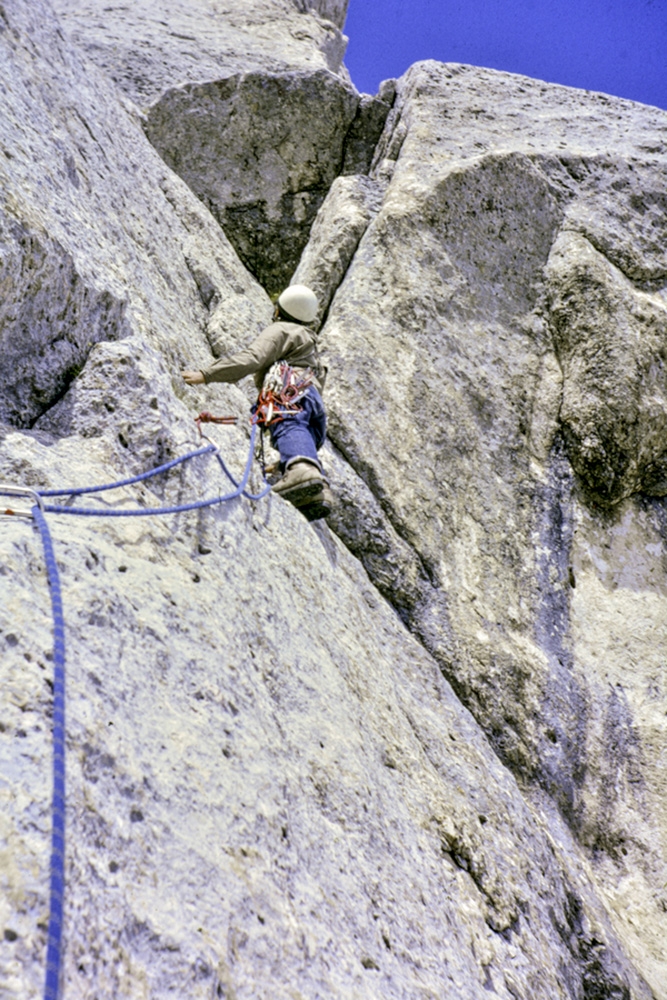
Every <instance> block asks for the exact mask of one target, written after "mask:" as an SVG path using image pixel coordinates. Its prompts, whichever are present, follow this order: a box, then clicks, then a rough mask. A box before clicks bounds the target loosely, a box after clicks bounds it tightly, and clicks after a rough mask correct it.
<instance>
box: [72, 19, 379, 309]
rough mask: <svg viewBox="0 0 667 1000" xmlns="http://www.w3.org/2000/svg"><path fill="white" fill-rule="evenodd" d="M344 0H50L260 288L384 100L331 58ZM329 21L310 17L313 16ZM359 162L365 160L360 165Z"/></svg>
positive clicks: (373, 124)
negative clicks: (360, 87)
mask: <svg viewBox="0 0 667 1000" xmlns="http://www.w3.org/2000/svg"><path fill="white" fill-rule="evenodd" d="M346 6H347V5H346V4H345V3H340V2H339V3H334V4H331V3H319V4H310V3H296V4H295V3H292V2H290V0H253V2H252V3H247V2H246V0H235V2H233V3H225V4H221V3H218V2H216V0H196V2H194V0H168V2H167V3H163V4H160V5H159V8H158V7H156V6H155V4H154V3H153V2H152V0H143V2H139V3H136V4H135V3H133V4H131V5H127V6H124V5H120V6H116V7H109V5H108V4H107V3H106V0H87V3H84V4H83V5H82V4H81V3H79V0H58V2H57V9H58V10H59V11H60V13H61V15H62V17H63V23H64V24H65V25H66V27H67V28H68V30H69V31H70V32H71V34H72V37H73V38H74V39H75V40H76V41H77V42H80V43H83V44H84V45H85V47H86V50H87V51H88V53H89V55H90V56H91V57H92V58H93V59H94V60H95V61H96V62H97V63H98V64H99V65H101V66H102V67H103V68H104V69H105V70H106V71H107V72H108V73H109V74H110V75H111V77H112V78H113V79H114V80H115V81H116V82H117V83H118V84H119V86H120V87H121V88H122V89H123V91H124V92H125V93H126V94H127V95H128V96H129V97H130V98H132V99H133V100H134V101H136V102H137V103H138V104H139V106H140V107H141V108H142V109H143V111H144V112H145V116H146V117H145V129H146V134H147V135H148V137H149V139H150V140H151V142H152V143H153V145H154V146H155V148H156V149H157V150H158V152H159V153H160V154H161V156H162V157H163V158H164V160H165V162H166V163H167V164H168V165H169V166H170V167H171V168H172V169H173V170H175V171H176V173H178V174H179V175H180V176H181V177H182V178H183V179H184V180H185V181H186V183H187V184H188V185H189V186H190V188H191V189H192V190H193V191H194V192H195V194H197V196H198V197H199V198H200V199H201V200H202V201H203V202H204V204H205V205H207V207H208V208H210V209H211V211H212V213H213V215H214V216H215V218H216V219H217V220H218V222H219V223H220V224H221V226H222V227H223V229H224V230H225V232H226V234H227V236H228V237H229V239H230V240H231V241H232V243H233V245H234V247H235V248H236V250H237V252H238V254H239V255H240V257H241V259H242V260H243V262H244V263H245V264H246V265H247V266H248V267H249V268H250V270H251V271H252V272H253V274H255V275H256V276H257V277H258V279H259V280H260V282H261V283H262V284H263V285H264V286H265V287H266V288H267V289H268V291H269V292H270V293H272V294H273V293H277V292H279V291H281V290H282V288H283V287H284V286H285V285H286V284H287V283H288V282H289V279H290V276H291V275H292V272H293V271H294V268H295V266H296V264H297V261H298V259H299V255H300V254H301V251H302V249H303V247H304V244H305V243H306V241H307V239H308V231H309V229H310V226H311V224H312V222H313V219H314V218H315V215H316V213H317V210H318V209H319V207H320V205H321V204H322V201H323V199H324V197H325V195H326V193H327V191H328V189H329V187H330V185H331V182H332V181H333V179H334V177H335V176H336V174H337V173H338V172H339V171H340V169H341V168H342V166H343V161H344V158H345V140H346V135H347V133H348V130H349V129H350V126H351V125H352V123H353V122H354V123H355V127H354V129H353V132H352V140H353V141H352V147H351V152H350V157H351V159H350V158H348V159H349V162H352V161H354V163H357V162H358V161H359V160H360V158H362V159H363V158H364V157H368V154H369V153H370V152H372V148H373V146H374V144H375V140H376V139H377V137H378V135H379V132H378V129H379V131H381V129H382V125H383V124H384V120H385V118H386V115H387V112H388V110H389V107H388V104H387V103H386V102H384V101H381V100H372V99H370V98H368V99H367V101H366V103H367V104H368V105H369V106H368V109H366V105H364V109H363V114H360V115H359V116H358V120H357V119H356V118H355V116H356V112H357V107H358V104H359V96H358V94H357V93H356V91H355V90H354V88H353V87H352V86H351V85H350V83H349V81H348V79H347V74H346V73H345V72H344V71H343V70H341V62H342V58H343V53H344V51H345V38H344V36H343V35H342V34H341V32H340V30H339V28H338V27H336V25H337V24H342V21H343V19H344V16H345V9H346ZM323 17H325V18H327V17H328V18H331V20H322V18H323ZM368 165H369V164H367V167H368Z"/></svg>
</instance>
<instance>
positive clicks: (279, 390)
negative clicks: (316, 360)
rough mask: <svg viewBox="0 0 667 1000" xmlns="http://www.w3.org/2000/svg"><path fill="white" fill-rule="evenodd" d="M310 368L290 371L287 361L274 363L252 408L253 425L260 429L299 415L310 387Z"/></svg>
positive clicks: (311, 376) (290, 367)
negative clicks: (294, 414)
mask: <svg viewBox="0 0 667 1000" xmlns="http://www.w3.org/2000/svg"><path fill="white" fill-rule="evenodd" d="M314 377H315V374H314V372H313V370H312V368H299V369H297V368H292V366H291V365H288V364H287V362H286V361H276V363H275V364H274V365H272V366H271V367H270V368H269V370H268V372H267V373H266V375H265V377H264V385H263V387H262V391H261V392H260V394H259V397H258V399H257V403H256V404H255V406H254V407H253V415H252V423H253V424H259V425H260V426H261V427H269V426H270V425H271V424H276V423H278V421H280V420H283V419H284V418H285V417H288V416H290V414H292V413H299V411H300V410H301V407H300V406H299V400H300V399H302V398H303V396H305V394H306V392H307V390H308V389H309V388H310V386H311V385H312V384H313V379H314Z"/></svg>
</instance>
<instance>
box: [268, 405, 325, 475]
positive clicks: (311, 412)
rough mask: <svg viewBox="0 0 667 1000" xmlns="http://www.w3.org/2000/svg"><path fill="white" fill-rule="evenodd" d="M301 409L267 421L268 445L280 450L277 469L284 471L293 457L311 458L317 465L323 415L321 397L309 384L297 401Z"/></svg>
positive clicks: (323, 432) (321, 438)
mask: <svg viewBox="0 0 667 1000" xmlns="http://www.w3.org/2000/svg"><path fill="white" fill-rule="evenodd" d="M299 406H300V407H301V410H300V411H299V412H298V413H293V414H291V415H290V416H288V417H284V418H283V419H282V420H279V421H278V423H275V424H271V444H272V445H273V447H274V448H277V449H278V451H279V452H280V468H281V470H283V471H284V469H285V466H286V465H287V463H288V462H289V461H290V460H291V459H293V458H298V457H300V458H311V459H312V460H313V461H314V462H317V463H318V464H319V461H318V458H317V452H318V451H319V449H320V448H321V447H322V445H323V444H324V439H325V438H326V435H327V417H326V413H325V412H324V403H323V402H322V397H321V396H320V394H319V392H318V391H317V389H316V388H315V386H314V385H311V386H310V388H309V389H308V390H307V392H306V394H305V396H304V397H303V398H302V399H300V400H299Z"/></svg>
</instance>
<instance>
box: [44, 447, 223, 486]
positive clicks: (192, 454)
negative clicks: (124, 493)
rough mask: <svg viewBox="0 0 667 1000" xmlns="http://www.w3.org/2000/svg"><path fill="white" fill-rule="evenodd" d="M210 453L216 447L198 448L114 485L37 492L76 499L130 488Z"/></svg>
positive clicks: (118, 481)
mask: <svg viewBox="0 0 667 1000" xmlns="http://www.w3.org/2000/svg"><path fill="white" fill-rule="evenodd" d="M211 451H217V448H216V446H215V445H214V444H207V445H206V446H205V447H204V448H199V449H198V450H197V451H189V452H188V453H187V455H181V457H180V458H175V459H173V461H171V462H167V463H166V464H165V465H158V466H157V467H156V468H155V469H149V470H148V472H142V473H141V475H139V476H132V477H131V478H130V479H119V480H117V481H116V482H115V483H105V484H104V486H76V487H74V488H73V489H68V490H38V491H37V492H38V493H39V495H40V496H41V497H64V496H68V497H77V496H81V494H82V493H103V492H104V490H116V489H118V488H119V487H120V486H131V485H132V484H133V483H141V482H142V481H143V480H144V479H150V478H151V477H152V476H157V475H159V473H160V472H168V471H169V469H173V468H174V467H175V466H177V465H180V464H181V463H182V462H187V461H189V459H191V458H196V457H197V455H206V454H207V452H211Z"/></svg>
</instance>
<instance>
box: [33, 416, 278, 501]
mask: <svg viewBox="0 0 667 1000" xmlns="http://www.w3.org/2000/svg"><path fill="white" fill-rule="evenodd" d="M256 436H257V427H256V426H255V425H253V427H252V430H251V431H250V447H249V448H248V460H247V462H246V465H245V469H244V471H243V476H242V477H241V480H240V481H239V482H238V483H237V482H236V480H235V479H234V478H233V477H232V475H231V474H230V473H229V471H228V470H227V467H226V466H225V464H224V462H223V461H222V459H221V458H220V455H219V454H218V449H217V448H216V447H215V445H208V446H207V447H206V448H201V449H200V450H199V451H196V452H192V453H191V454H190V455H189V456H184V458H186V457H190V458H193V457H194V456H195V455H203V454H205V453H206V452H210V451H213V452H215V454H216V457H217V458H218V460H219V461H220V463H221V465H222V468H223V470H224V472H225V473H226V475H227V477H228V478H229V479H230V480H231V481H232V483H233V484H234V486H235V488H234V489H233V490H232V492H231V493H225V494H224V495H222V496H218V497H211V498H209V499H208V500H194V501H193V502H192V503H184V504H178V505H175V506H170V507H141V508H139V509H138V510H109V509H104V508H101V507H65V506H64V505H61V504H45V505H44V510H46V511H48V512H49V513H51V514H79V515H81V516H83V517H148V516H151V515H158V514H181V513H182V512H183V511H187V510H199V509H201V508H202V507H213V506H214V505H215V504H219V503H226V502H227V501H228V500H234V499H235V498H236V497H238V496H241V495H243V496H245V497H247V498H248V499H249V500H259V499H261V498H262V497H264V496H266V494H267V493H268V492H269V490H270V489H271V486H270V485H269V484H267V486H266V487H265V489H263V490H262V491H261V492H260V493H258V494H256V495H253V494H248V493H246V492H245V488H246V486H247V485H248V480H249V478H250V472H251V470H252V462H253V458H254V454H255V438H256ZM178 461H179V459H175V460H174V461H173V462H169V463H167V465H166V466H159V467H158V468H157V469H151V470H150V472H148V473H142V475H141V476H135V477H133V479H132V480H129V479H128V480H119V481H118V482H117V483H107V485H106V486H97V487H91V488H88V487H81V488H79V489H78V490H72V491H67V490H58V492H57V494H55V493H53V492H51V491H49V492H46V491H44V492H43V491H41V490H40V491H39V493H40V496H54V495H59V496H63V495H65V494H67V495H68V496H71V495H76V494H81V493H93V492H95V491H97V492H99V491H100V490H110V489H114V488H116V487H118V486H125V485H127V484H128V483H129V482H138V481H139V480H140V479H148V478H149V477H150V476H155V475H157V474H158V473H159V472H162V471H164V469H166V468H173V466H174V465H175V464H177V463H178Z"/></svg>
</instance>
